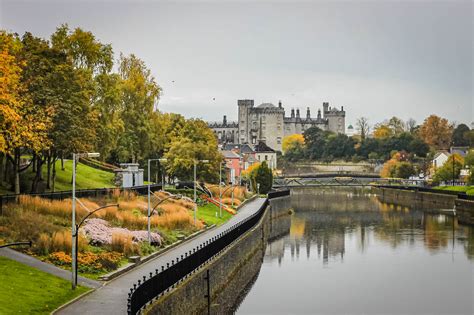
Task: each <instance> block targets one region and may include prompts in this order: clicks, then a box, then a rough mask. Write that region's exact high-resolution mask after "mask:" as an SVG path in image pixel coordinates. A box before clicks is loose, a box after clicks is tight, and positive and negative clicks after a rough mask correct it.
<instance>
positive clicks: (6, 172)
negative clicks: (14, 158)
mask: <svg viewBox="0 0 474 315" xmlns="http://www.w3.org/2000/svg"><path fill="white" fill-rule="evenodd" d="M6 157H7V158H6V160H5V171H4V172H3V181H4V182H5V183H9V182H10V181H9V178H8V177H9V174H8V171H9V169H10V165H8V162H11V161H10V159H9V158H8V157H9V156H6Z"/></svg>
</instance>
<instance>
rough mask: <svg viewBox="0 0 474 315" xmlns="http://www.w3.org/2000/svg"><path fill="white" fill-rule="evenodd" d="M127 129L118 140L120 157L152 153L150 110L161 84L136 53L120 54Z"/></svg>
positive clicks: (134, 158)
mask: <svg viewBox="0 0 474 315" xmlns="http://www.w3.org/2000/svg"><path fill="white" fill-rule="evenodd" d="M119 74H120V77H121V80H122V81H121V82H122V83H121V92H122V108H123V110H122V116H121V118H122V120H123V122H124V132H123V133H122V135H121V137H120V140H119V154H118V155H119V157H120V158H121V159H122V160H131V161H138V160H140V159H142V158H144V157H145V156H147V155H148V154H149V153H150V131H151V126H150V124H151V122H150V117H151V113H153V111H154V110H155V104H156V103H157V101H158V99H159V97H160V93H161V88H160V87H159V86H158V84H157V83H156V82H155V78H154V77H153V76H152V75H151V72H150V70H149V69H148V68H147V67H146V65H145V63H144V62H143V61H142V60H140V59H139V58H137V57H136V56H134V55H130V56H128V57H126V56H123V55H121V56H120V64H119Z"/></svg>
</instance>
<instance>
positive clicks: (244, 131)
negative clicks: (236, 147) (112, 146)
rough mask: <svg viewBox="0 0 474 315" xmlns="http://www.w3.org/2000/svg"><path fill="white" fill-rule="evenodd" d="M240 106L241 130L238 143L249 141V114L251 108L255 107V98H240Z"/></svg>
mask: <svg viewBox="0 0 474 315" xmlns="http://www.w3.org/2000/svg"><path fill="white" fill-rule="evenodd" d="M237 104H238V107H239V121H238V124H239V132H238V143H248V142H249V132H250V128H249V127H250V126H249V115H250V110H251V108H253V104H254V103H253V100H238V101H237Z"/></svg>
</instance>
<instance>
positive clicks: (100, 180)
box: [0, 160, 114, 194]
mask: <svg viewBox="0 0 474 315" xmlns="http://www.w3.org/2000/svg"><path fill="white" fill-rule="evenodd" d="M47 172H48V169H47V167H46V165H44V166H43V178H44V181H45V182H46V176H47ZM51 172H52V171H51ZM33 177H34V174H33V172H32V168H31V167H30V168H28V169H27V170H26V171H25V172H24V173H22V176H21V180H22V181H23V182H24V183H26V184H25V185H23V186H24V187H27V189H28V191H29V189H30V188H31V181H32V180H33ZM71 178H72V160H64V171H63V170H61V161H60V160H58V161H56V184H55V186H56V187H55V190H56V191H60V190H71V189H72V184H71ZM113 179H114V173H111V172H106V171H102V170H99V169H96V168H93V167H90V166H87V165H85V164H82V163H79V164H78V165H77V172H76V189H88V188H106V187H114V184H113ZM12 193H13V191H10V190H8V189H7V187H5V186H2V185H0V194H12Z"/></svg>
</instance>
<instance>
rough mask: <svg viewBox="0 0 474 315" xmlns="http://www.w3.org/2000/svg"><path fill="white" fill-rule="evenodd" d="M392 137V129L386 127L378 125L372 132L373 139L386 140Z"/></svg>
mask: <svg viewBox="0 0 474 315" xmlns="http://www.w3.org/2000/svg"><path fill="white" fill-rule="evenodd" d="M390 136H392V129H390V127H389V126H388V125H384V124H382V125H378V126H376V127H375V130H374V138H376V139H386V138H388V137H390Z"/></svg>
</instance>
